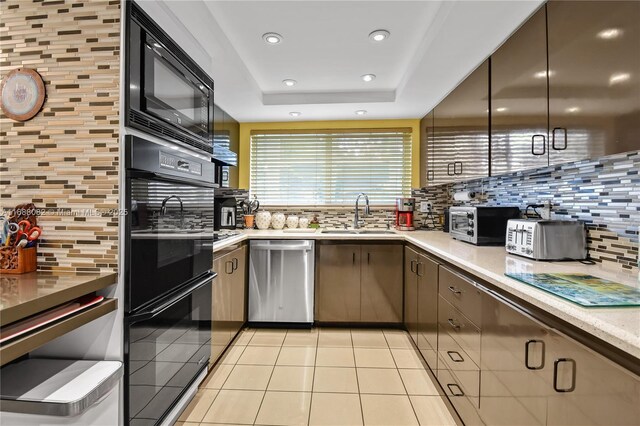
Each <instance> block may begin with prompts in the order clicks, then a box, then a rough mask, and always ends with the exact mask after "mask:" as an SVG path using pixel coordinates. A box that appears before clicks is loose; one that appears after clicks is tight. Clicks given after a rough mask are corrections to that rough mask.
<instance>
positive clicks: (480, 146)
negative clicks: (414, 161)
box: [433, 60, 489, 183]
mask: <svg viewBox="0 0 640 426" xmlns="http://www.w3.org/2000/svg"><path fill="white" fill-rule="evenodd" d="M433 122H434V150H435V151H434V152H435V160H434V161H435V163H436V164H439V163H442V164H443V165H444V169H443V172H444V173H446V181H457V180H467V179H472V178H480V177H486V176H488V175H489V60H486V61H485V62H483V63H482V64H481V65H480V66H479V67H478V68H476V69H475V71H473V72H472V73H471V74H469V76H467V78H466V79H465V80H464V81H462V82H461V83H460V84H459V85H458V87H456V88H455V89H453V91H452V92H451V93H449V95H448V96H447V97H446V98H444V99H443V100H442V102H440V103H439V104H438V105H437V106H436V107H435V109H434V121H433ZM436 170H438V169H436ZM438 183H442V182H438Z"/></svg>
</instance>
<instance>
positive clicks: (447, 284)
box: [438, 266, 482, 326]
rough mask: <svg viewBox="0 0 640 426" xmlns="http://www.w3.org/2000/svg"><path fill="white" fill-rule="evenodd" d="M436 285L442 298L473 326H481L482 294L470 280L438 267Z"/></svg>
mask: <svg viewBox="0 0 640 426" xmlns="http://www.w3.org/2000/svg"><path fill="white" fill-rule="evenodd" d="M438 284H439V285H438V287H439V292H440V295H441V296H442V297H444V298H445V299H446V300H447V301H448V302H449V303H451V304H452V305H453V306H455V307H456V308H458V309H459V310H460V311H461V312H462V313H463V314H464V315H465V316H466V317H467V318H469V319H470V320H471V321H472V322H473V323H474V324H475V325H477V326H481V325H482V324H481V320H482V292H481V290H480V289H478V288H477V287H476V286H475V285H474V284H473V282H472V281H471V280H469V279H467V278H464V277H462V276H461V275H458V274H457V273H455V272H453V271H451V270H450V269H448V268H445V267H443V266H440V273H439V280H438Z"/></svg>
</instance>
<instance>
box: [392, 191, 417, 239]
mask: <svg viewBox="0 0 640 426" xmlns="http://www.w3.org/2000/svg"><path fill="white" fill-rule="evenodd" d="M415 209H416V199H415V198H396V229H397V230H398V231H415V229H416V228H415V227H414V226H413V212H414V211H415Z"/></svg>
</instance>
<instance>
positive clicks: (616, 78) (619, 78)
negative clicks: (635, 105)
mask: <svg viewBox="0 0 640 426" xmlns="http://www.w3.org/2000/svg"><path fill="white" fill-rule="evenodd" d="M630 78H631V74H629V73H628V72H617V73H615V74H611V77H609V84H610V85H614V84H618V83H624V82H625V81H627V80H629V79H630Z"/></svg>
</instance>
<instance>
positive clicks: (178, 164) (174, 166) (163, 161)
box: [160, 151, 202, 176]
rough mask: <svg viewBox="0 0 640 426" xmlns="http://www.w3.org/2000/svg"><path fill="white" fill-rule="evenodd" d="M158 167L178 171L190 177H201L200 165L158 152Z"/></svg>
mask: <svg viewBox="0 0 640 426" xmlns="http://www.w3.org/2000/svg"><path fill="white" fill-rule="evenodd" d="M160 167H163V168H165V169H171V170H178V171H181V172H184V173H189V174H192V175H198V176H201V175H202V164H201V163H199V162H197V161H190V160H187V159H184V158H180V157H177V156H175V155H171V154H169V153H166V152H162V151H160Z"/></svg>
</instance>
